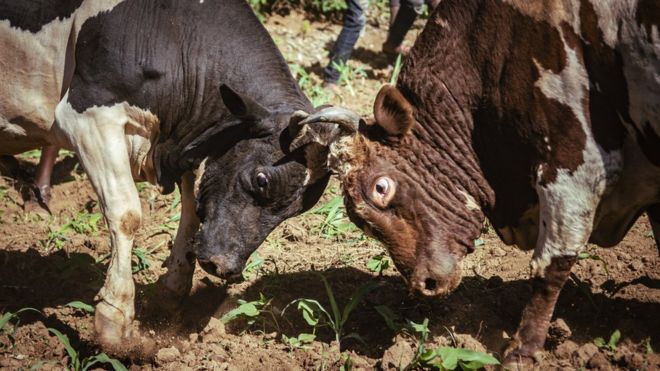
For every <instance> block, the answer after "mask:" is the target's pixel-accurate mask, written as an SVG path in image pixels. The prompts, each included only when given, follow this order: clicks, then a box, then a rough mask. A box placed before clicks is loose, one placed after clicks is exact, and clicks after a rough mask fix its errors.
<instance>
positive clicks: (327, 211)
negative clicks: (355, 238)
mask: <svg viewBox="0 0 660 371" xmlns="http://www.w3.org/2000/svg"><path fill="white" fill-rule="evenodd" d="M312 214H316V215H322V216H323V217H324V219H323V222H322V223H321V225H320V227H319V228H320V234H321V236H323V237H324V238H326V239H334V238H337V237H343V236H346V235H347V234H348V233H350V232H356V231H357V228H356V227H355V225H354V224H353V223H351V222H350V221H349V220H348V218H347V217H346V211H345V210H344V202H343V198H342V196H339V195H337V196H334V197H333V198H331V199H330V201H328V202H327V203H326V204H324V205H321V206H319V207H318V208H316V209H314V210H312Z"/></svg>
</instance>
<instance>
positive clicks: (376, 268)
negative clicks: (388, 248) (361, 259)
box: [367, 254, 391, 275]
mask: <svg viewBox="0 0 660 371" xmlns="http://www.w3.org/2000/svg"><path fill="white" fill-rule="evenodd" d="M390 262H391V260H390V258H388V257H387V256H385V255H384V254H378V255H376V256H374V257H372V258H371V259H369V261H367V269H369V270H370V271H372V272H374V273H378V275H382V274H383V272H384V271H385V270H386V269H387V268H389V267H390Z"/></svg>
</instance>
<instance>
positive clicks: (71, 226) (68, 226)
mask: <svg viewBox="0 0 660 371" xmlns="http://www.w3.org/2000/svg"><path fill="white" fill-rule="evenodd" d="M101 216H102V215H101V214H100V213H86V212H80V213H78V214H77V215H76V216H74V217H73V218H72V219H68V221H67V222H66V223H64V224H63V225H61V226H60V227H59V228H55V229H54V228H51V227H50V226H48V235H47V237H46V240H42V241H41V244H42V246H43V247H44V248H45V249H46V250H51V249H56V250H59V249H61V248H62V247H64V243H65V242H66V241H67V240H68V239H69V237H68V235H69V233H70V232H71V231H73V232H76V233H78V234H96V233H98V231H99V229H98V225H97V224H98V222H99V220H100V219H101Z"/></svg>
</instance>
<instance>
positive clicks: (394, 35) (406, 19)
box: [383, 0, 424, 54]
mask: <svg viewBox="0 0 660 371" xmlns="http://www.w3.org/2000/svg"><path fill="white" fill-rule="evenodd" d="M423 5H424V0H401V8H400V9H399V11H398V12H397V14H396V17H395V18H394V21H393V22H392V24H391V26H390V30H389V33H388V35H387V40H385V43H384V44H383V52H385V53H387V54H399V53H402V52H403V50H402V49H401V44H402V43H403V39H405V37H406V34H407V33H408V30H410V27H412V25H413V23H414V22H415V19H416V18H417V15H418V14H419V13H421V11H422V7H423Z"/></svg>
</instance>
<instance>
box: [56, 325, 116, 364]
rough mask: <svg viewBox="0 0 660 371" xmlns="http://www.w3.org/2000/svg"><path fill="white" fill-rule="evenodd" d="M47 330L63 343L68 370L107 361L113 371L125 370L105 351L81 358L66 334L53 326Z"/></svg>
mask: <svg viewBox="0 0 660 371" xmlns="http://www.w3.org/2000/svg"><path fill="white" fill-rule="evenodd" d="M48 331H49V332H50V333H51V334H53V335H55V336H56V337H57V339H58V340H59V341H60V343H62V345H64V349H66V352H67V354H68V355H69V365H68V367H69V370H71V371H86V370H88V369H89V368H90V367H92V366H94V365H96V364H97V363H107V364H110V366H112V368H113V369H114V370H115V371H127V369H126V367H125V366H124V365H123V364H122V363H121V362H120V361H119V360H117V359H114V358H110V357H109V356H108V355H107V354H105V353H99V354H97V355H94V356H91V357H87V358H81V357H80V354H79V353H78V351H77V350H76V349H75V348H74V347H73V346H71V342H70V341H69V337H68V336H66V335H64V334H63V333H61V332H60V331H58V330H56V329H54V328H49V329H48Z"/></svg>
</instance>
